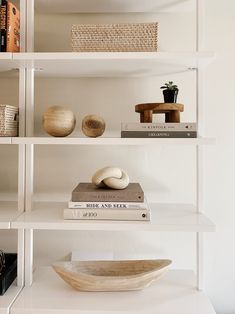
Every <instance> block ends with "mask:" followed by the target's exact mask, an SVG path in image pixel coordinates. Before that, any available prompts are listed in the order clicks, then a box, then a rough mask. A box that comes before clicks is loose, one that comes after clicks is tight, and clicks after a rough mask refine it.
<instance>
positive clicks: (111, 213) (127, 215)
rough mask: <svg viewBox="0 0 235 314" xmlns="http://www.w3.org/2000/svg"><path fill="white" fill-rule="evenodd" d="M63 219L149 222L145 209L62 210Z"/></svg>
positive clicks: (148, 214)
mask: <svg viewBox="0 0 235 314" xmlns="http://www.w3.org/2000/svg"><path fill="white" fill-rule="evenodd" d="M64 219H71V220H126V221H127V220H129V221H135V220H136V221H149V220H150V210H147V209H125V210H120V209H87V208H84V209H82V208H79V209H69V208H66V209H64Z"/></svg>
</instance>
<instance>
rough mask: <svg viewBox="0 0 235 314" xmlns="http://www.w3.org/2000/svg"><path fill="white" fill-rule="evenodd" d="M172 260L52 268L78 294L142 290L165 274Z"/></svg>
mask: <svg viewBox="0 0 235 314" xmlns="http://www.w3.org/2000/svg"><path fill="white" fill-rule="evenodd" d="M170 264H171V260H167V259H164V260H130V261H88V262H86V261H82V262H58V263H54V264H53V265H52V267H53V268H54V270H55V271H56V272H57V274H59V276H60V277H61V278H62V279H63V280H64V281H65V282H67V283H68V284H69V285H70V286H72V287H73V288H74V289H76V290H78V291H127V290H141V289H144V288H145V287H148V286H149V285H150V284H151V282H152V281H154V280H156V279H158V278H159V277H160V276H161V275H162V274H164V273H165V272H166V271H167V269H168V267H169V265H170Z"/></svg>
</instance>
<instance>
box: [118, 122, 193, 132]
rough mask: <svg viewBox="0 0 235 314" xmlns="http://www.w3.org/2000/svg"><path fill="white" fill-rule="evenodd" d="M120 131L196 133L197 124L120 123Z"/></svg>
mask: <svg viewBox="0 0 235 314" xmlns="http://www.w3.org/2000/svg"><path fill="white" fill-rule="evenodd" d="M121 129H122V131H190V132H192V131H197V123H195V122H189V123H186V122H181V123H157V122H153V123H122V126H121Z"/></svg>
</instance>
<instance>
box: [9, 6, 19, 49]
mask: <svg viewBox="0 0 235 314" xmlns="http://www.w3.org/2000/svg"><path fill="white" fill-rule="evenodd" d="M19 51H20V11H19V10H18V9H17V7H16V6H15V5H14V4H13V3H11V2H10V1H8V4H7V52H19Z"/></svg>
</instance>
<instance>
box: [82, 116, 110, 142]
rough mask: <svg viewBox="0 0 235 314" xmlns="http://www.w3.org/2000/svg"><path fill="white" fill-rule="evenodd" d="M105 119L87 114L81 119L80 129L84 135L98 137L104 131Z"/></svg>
mask: <svg viewBox="0 0 235 314" xmlns="http://www.w3.org/2000/svg"><path fill="white" fill-rule="evenodd" d="M104 130H105V121H104V119H103V118H102V117H99V116H97V115H88V116H85V118H84V119H83V120H82V131H83V133H84V134H85V135H86V136H89V137H98V136H101V135H102V134H103V133H104Z"/></svg>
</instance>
